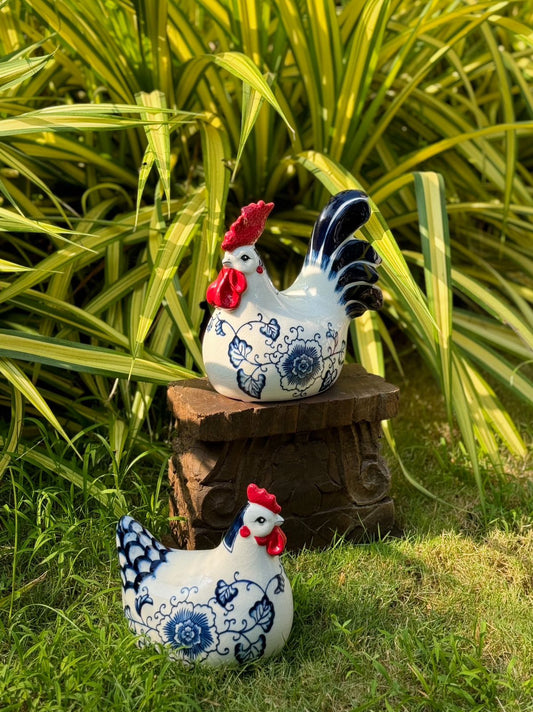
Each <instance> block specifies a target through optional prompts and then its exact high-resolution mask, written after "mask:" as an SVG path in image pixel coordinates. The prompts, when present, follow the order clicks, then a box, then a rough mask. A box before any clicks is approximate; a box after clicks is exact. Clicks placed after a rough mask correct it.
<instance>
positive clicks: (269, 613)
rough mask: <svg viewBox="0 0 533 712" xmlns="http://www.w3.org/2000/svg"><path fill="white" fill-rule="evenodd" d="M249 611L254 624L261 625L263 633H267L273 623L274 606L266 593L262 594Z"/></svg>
mask: <svg viewBox="0 0 533 712" xmlns="http://www.w3.org/2000/svg"><path fill="white" fill-rule="evenodd" d="M249 613H250V617H251V618H253V620H254V621H255V623H256V625H259V626H261V628H262V629H263V630H264V631H265V633H268V631H269V630H270V629H271V628H272V624H273V623H274V606H273V605H272V601H271V600H270V598H268V596H267V595H265V596H263V598H262V599H261V600H260V601H257V603H255V604H254V605H253V606H252V608H250V611H249Z"/></svg>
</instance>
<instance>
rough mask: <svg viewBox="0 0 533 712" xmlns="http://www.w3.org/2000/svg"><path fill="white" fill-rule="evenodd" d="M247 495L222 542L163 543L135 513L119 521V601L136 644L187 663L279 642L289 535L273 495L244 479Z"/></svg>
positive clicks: (221, 660)
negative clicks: (210, 545) (192, 547)
mask: <svg viewBox="0 0 533 712" xmlns="http://www.w3.org/2000/svg"><path fill="white" fill-rule="evenodd" d="M247 495H248V503H247V504H246V506H245V507H244V508H243V509H242V510H241V512H240V513H239V515H238V516H237V518H236V519H235V521H234V522H233V524H232V526H231V527H230V529H229V530H228V532H227V533H226V535H225V537H224V538H223V540H222V542H221V543H220V545H219V546H218V547H217V548H215V549H210V550H207V551H182V550H179V549H168V548H167V547H165V546H163V545H162V544H160V543H159V542H158V541H156V539H154V537H153V536H152V535H151V534H150V532H148V531H147V530H146V529H145V528H144V527H143V526H141V524H139V523H138V522H136V521H135V520H134V519H132V517H129V516H126V517H122V519H121V520H120V522H119V523H118V526H117V549H118V556H119V563H120V568H121V576H122V604H123V608H124V612H125V614H126V618H127V619H128V621H129V624H130V627H131V629H132V630H133V631H134V632H135V633H136V634H138V635H139V636H141V644H143V643H147V642H150V641H151V642H154V643H158V644H160V645H163V646H166V647H168V648H169V649H170V653H171V656H172V657H173V658H175V659H178V660H182V661H185V662H188V663H195V662H205V663H206V664H211V665H220V664H225V663H226V664H227V663H241V664H242V663H247V662H250V661H253V660H256V659H258V658H260V657H267V656H269V655H271V654H272V653H275V652H277V651H278V650H280V649H281V648H282V647H283V645H284V644H285V641H286V640H287V638H288V637H289V633H290V630H291V626H292V616H293V602H292V591H291V587H290V584H289V582H288V580H287V577H286V575H285V571H284V570H283V566H282V565H281V562H280V559H279V555H280V554H281V553H282V552H283V549H284V547H285V542H286V537H285V535H284V533H283V532H282V531H281V529H280V528H279V525H280V524H281V523H282V522H283V519H282V518H281V517H280V515H279V513H280V511H281V508H280V506H279V505H278V503H277V502H276V498H275V496H274V495H272V494H269V493H268V492H267V491H266V490H265V489H260V488H259V487H257V485H255V484H251V485H249V486H248V490H247Z"/></svg>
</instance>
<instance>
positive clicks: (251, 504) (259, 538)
mask: <svg viewBox="0 0 533 712" xmlns="http://www.w3.org/2000/svg"><path fill="white" fill-rule="evenodd" d="M247 495H248V506H247V507H246V508H245V510H244V512H243V516H242V526H241V528H240V530H239V535H240V536H241V537H243V538H245V539H247V538H248V537H253V538H254V539H255V541H256V542H257V543H258V544H259V546H266V550H267V552H268V553H269V554H270V555H271V556H279V555H280V554H281V553H282V552H283V550H284V549H285V544H286V542H287V537H286V536H285V534H284V533H283V532H282V531H281V529H280V528H279V525H280V524H282V523H283V517H280V515H279V513H280V511H281V507H280V506H279V504H278V503H277V502H276V498H275V496H274V495H273V494H269V493H268V492H267V491H266V490H265V489H261V488H259V487H258V486H257V485H254V484H251V485H248V490H247Z"/></svg>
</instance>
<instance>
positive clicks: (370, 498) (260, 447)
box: [168, 364, 399, 549]
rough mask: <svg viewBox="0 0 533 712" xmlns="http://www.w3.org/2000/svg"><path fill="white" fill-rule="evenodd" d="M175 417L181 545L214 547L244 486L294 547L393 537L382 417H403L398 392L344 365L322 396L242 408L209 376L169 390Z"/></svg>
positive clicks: (174, 474)
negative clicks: (274, 516) (264, 496)
mask: <svg viewBox="0 0 533 712" xmlns="http://www.w3.org/2000/svg"><path fill="white" fill-rule="evenodd" d="M168 398H169V404H170V408H171V410H172V412H173V414H174V416H175V418H176V427H177V430H176V433H175V435H174V438H173V456H172V458H171V460H170V470H169V476H170V482H171V487H172V491H171V498H170V515H171V516H180V517H184V518H185V519H184V520H183V521H179V522H175V523H174V524H173V533H174V535H175V537H176V539H177V540H178V543H179V545H180V546H183V547H184V546H187V547H188V548H189V549H193V548H194V549H203V548H209V547H212V546H215V545H217V544H218V543H219V542H220V540H221V537H222V535H223V534H224V532H225V531H226V529H227V527H228V526H229V525H230V524H231V522H232V521H233V518H234V516H235V515H236V514H237V512H238V510H239V509H240V508H241V507H242V506H243V505H244V504H245V503H246V487H247V485H248V484H249V483H250V482H255V483H257V484H258V485H259V486H260V487H266V488H267V489H268V490H269V491H271V492H273V493H274V494H275V495H276V497H277V500H278V502H279V504H280V505H281V507H282V515H283V516H284V518H285V524H284V525H283V529H284V531H285V533H286V534H287V538H288V545H289V547H290V548H292V549H296V548H300V547H302V546H304V545H306V546H319V547H323V546H327V545H328V544H330V543H331V541H332V539H333V537H334V536H335V532H337V533H339V534H344V535H345V536H346V537H347V538H349V539H354V540H362V539H365V538H367V537H370V536H372V535H375V534H376V533H377V532H378V530H379V531H381V532H382V533H384V532H386V531H388V530H390V529H391V528H392V525H393V522H394V504H393V502H392V500H391V499H390V497H389V485H390V474H389V471H388V469H387V465H386V463H385V461H384V460H383V458H382V457H381V455H380V451H379V439H380V436H381V425H380V422H381V421H382V420H386V419H388V418H392V417H393V416H395V415H396V413H397V412H398V399H399V391H398V388H397V387H396V386H393V385H391V384H390V383H387V382H386V381H384V380H383V379H382V378H379V377H378V376H372V375H370V374H368V373H367V372H366V371H365V370H364V369H363V368H362V367H361V366H359V365H355V364H352V365H345V367H344V369H343V372H342V374H341V376H340V378H339V380H338V381H337V383H336V384H335V385H334V386H333V387H332V388H330V389H329V390H328V391H326V392H325V393H323V394H320V395H317V396H313V397H311V398H306V399H303V400H299V401H290V402H279V403H264V404H262V403H243V402H241V401H235V400H231V399H228V398H225V397H224V396H221V395H219V394H218V393H216V392H215V391H214V390H213V389H212V388H211V386H210V385H209V382H208V381H207V379H205V378H204V379H199V380H187V381H178V382H177V383H173V384H172V385H170V387H169V389H168Z"/></svg>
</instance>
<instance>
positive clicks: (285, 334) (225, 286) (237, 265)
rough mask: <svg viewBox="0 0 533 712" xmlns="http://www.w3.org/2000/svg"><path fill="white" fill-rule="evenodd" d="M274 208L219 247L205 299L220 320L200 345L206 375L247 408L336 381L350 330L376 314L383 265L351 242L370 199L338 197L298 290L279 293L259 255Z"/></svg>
mask: <svg viewBox="0 0 533 712" xmlns="http://www.w3.org/2000/svg"><path fill="white" fill-rule="evenodd" d="M273 207H274V205H273V203H268V204H265V203H264V202H263V201H260V202H259V203H257V204H256V203H252V204H251V205H248V206H247V207H245V208H243V209H242V211H241V215H240V217H239V218H238V220H237V221H236V222H235V223H233V225H232V226H231V228H230V229H229V230H228V232H227V233H226V235H225V237H224V241H223V243H222V249H223V250H224V251H225V253H224V257H223V260H222V271H221V272H220V274H219V276H218V278H217V279H216V281H215V282H213V283H212V284H211V285H210V286H209V288H208V290H207V300H208V302H209V303H210V304H212V305H213V306H215V311H214V313H213V315H212V317H211V320H210V321H209V324H208V326H207V329H206V332H205V335H204V339H203V357H204V363H205V369H206V372H207V375H208V377H209V380H210V382H211V384H212V386H213V387H214V388H215V389H216V390H217V391H218V392H219V393H221V394H222V395H225V396H229V397H230V398H236V399H238V400H243V401H275V400H290V399H293V398H304V397H306V396H311V395H314V394H315V393H319V392H321V391H324V390H326V389H327V388H329V387H330V386H332V385H333V383H334V382H335V381H336V380H337V378H338V376H339V374H340V371H341V368H342V366H343V363H344V357H345V354H346V335H347V330H348V326H349V323H350V320H351V319H352V318H354V317H356V316H360V315H361V314H362V313H363V312H365V311H366V310H367V309H379V308H380V306H381V304H382V294H381V290H380V289H379V288H378V287H376V286H375V282H376V281H377V279H378V275H377V271H376V267H377V266H378V265H379V264H380V262H381V259H380V257H379V256H378V254H377V253H376V251H375V250H374V249H373V248H372V247H371V245H370V244H369V243H368V242H365V241H364V240H358V239H355V238H354V237H352V235H353V233H354V231H355V230H358V229H359V228H360V227H362V226H363V225H364V224H365V223H366V221H367V220H368V219H369V217H370V207H369V204H368V198H367V196H366V195H365V194H364V193H362V192H361V191H357V190H347V191H344V192H342V193H338V194H337V195H335V196H333V197H332V198H331V200H330V201H329V203H328V204H327V205H326V207H325V208H324V210H323V211H322V213H321V215H320V217H319V218H318V220H317V222H316V224H315V227H314V229H313V233H312V235H311V240H310V244H309V249H308V252H307V256H306V258H305V262H304V265H303V268H302V271H301V272H300V274H299V276H298V278H297V279H296V281H295V282H294V284H293V285H292V286H291V287H290V288H289V289H286V290H285V291H283V292H279V291H278V290H277V289H276V288H275V287H274V285H273V284H272V282H271V281H270V279H269V277H268V275H267V273H266V271H265V267H264V265H263V262H262V260H261V258H260V256H259V254H258V253H257V251H256V249H255V247H254V245H255V242H256V241H257V239H258V238H259V237H260V235H261V233H262V232H263V229H264V226H265V223H266V219H267V217H268V215H269V213H270V211H271V210H272V208H273Z"/></svg>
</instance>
